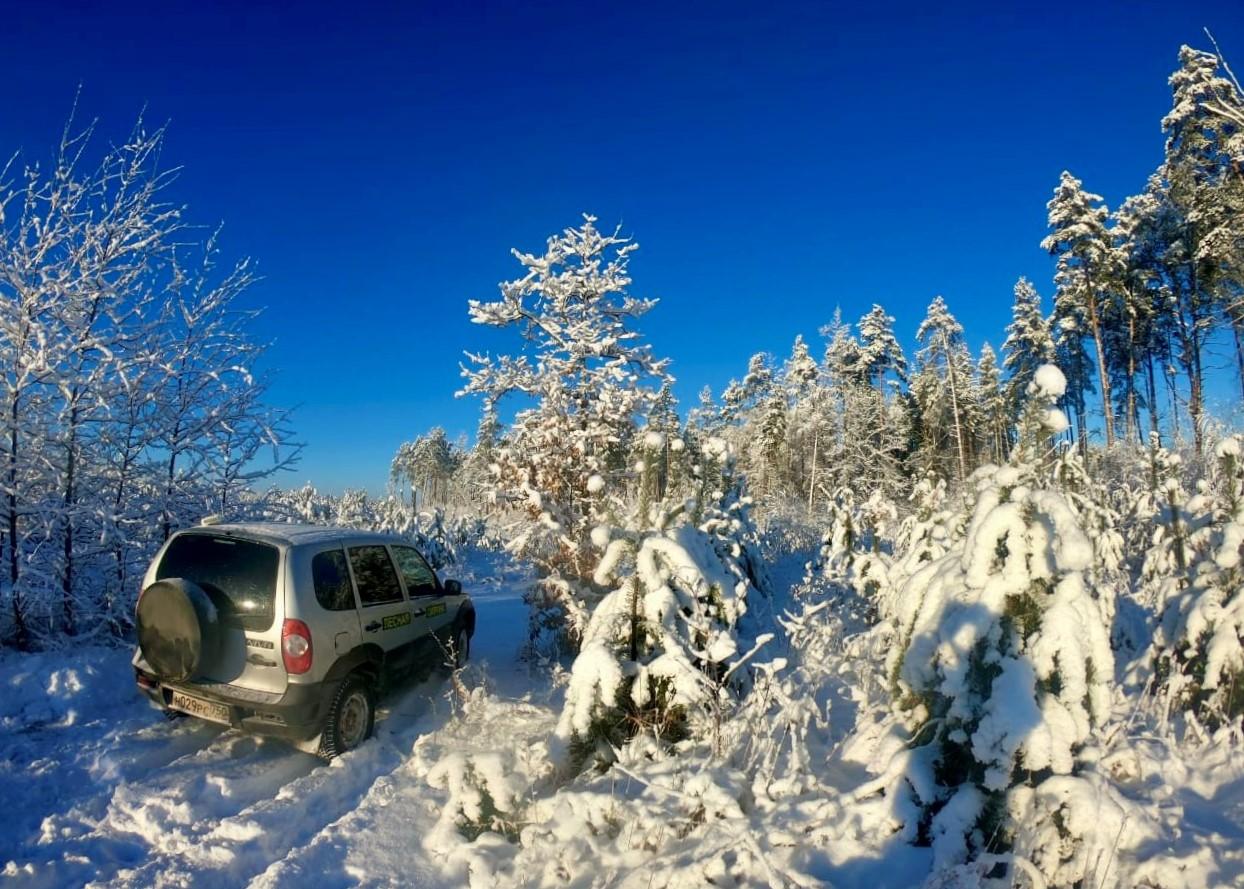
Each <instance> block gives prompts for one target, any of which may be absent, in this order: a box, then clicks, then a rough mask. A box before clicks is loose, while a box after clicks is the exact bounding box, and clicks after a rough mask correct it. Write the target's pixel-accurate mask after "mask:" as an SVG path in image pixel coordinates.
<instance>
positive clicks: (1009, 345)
mask: <svg viewBox="0 0 1244 889" xmlns="http://www.w3.org/2000/svg"><path fill="white" fill-rule="evenodd" d="M1002 353H1003V359H1002V366H1003V367H1004V368H1005V369H1006V371H1007V382H1006V387H1007V388H1006V391H1007V402H1008V407H1009V410H1010V417H1011V423H1012V424H1014V423H1015V422H1017V421H1018V419H1019V412H1020V408H1021V407H1022V406H1023V404H1024V402H1025V400H1026V395H1025V393H1026V392H1027V391H1028V384H1029V383H1031V382H1032V377H1033V374H1035V373H1036V372H1037V368H1038V367H1040V366H1041V365H1043V364H1050V363H1052V362H1053V361H1054V357H1055V356H1054V336H1053V334H1052V333H1051V332H1050V322H1049V320H1048V319H1047V318H1046V317H1045V315H1044V314H1043V313H1042V311H1041V295H1040V294H1039V293H1037V289H1036V288H1035V287H1033V286H1032V284H1031V283H1030V282H1029V281H1028V279H1027V278H1020V279H1019V281H1017V282H1016V283H1015V302H1014V304H1013V306H1012V308H1011V323H1010V324H1009V325H1007V328H1006V340H1004V341H1003V343H1002Z"/></svg>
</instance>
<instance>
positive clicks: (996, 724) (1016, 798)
mask: <svg viewBox="0 0 1244 889" xmlns="http://www.w3.org/2000/svg"><path fill="white" fill-rule="evenodd" d="M1065 385H1066V382H1065V379H1064V378H1063V375H1062V374H1061V373H1060V372H1059V371H1058V370H1057V368H1055V367H1053V366H1050V365H1046V366H1042V367H1041V368H1039V369H1038V370H1037V372H1036V374H1035V375H1034V378H1033V381H1032V383H1031V384H1030V388H1029V401H1028V404H1027V405H1026V406H1025V408H1024V414H1023V418H1022V420H1021V432H1020V436H1019V442H1018V444H1017V446H1016V448H1015V450H1014V452H1013V453H1012V456H1011V461H1010V463H1008V464H1007V465H1006V466H1003V467H997V466H987V467H985V468H983V469H981V470H980V471H978V473H976V475H974V477H973V480H972V483H973V484H974V485H975V488H976V496H975V504H974V506H973V508H972V517H971V520H970V522H969V524H968V527H967V531H966V535H965V536H964V538H963V539H962V540H960V541H957V542H955V543H954V544H953V545H952V546H951V548H950V549H949V550H948V551H947V552H946V554H945V555H943V556H942V557H940V558H935V559H933V560H931V561H928V562H927V563H926V564H925V565H924V567H922V568H920V569H918V570H917V571H916V572H915V573H914V574H913V575H912V576H911V577H910V578H909V579H908V580H907V581H906V582H905V584H904V587H905V592H904V596H903V597H902V598H901V599H900V600H899V601H898V602H897V607H896V609H895V623H896V630H897V637H898V639H899V640H900V643H899V644H898V645H897V646H896V647H895V654H894V655H893V658H892V662H891V668H892V675H893V676H894V681H895V691H896V694H897V695H898V700H899V702H900V706H901V708H902V709H903V711H904V712H906V713H907V714H908V718H909V719H910V721H911V724H912V727H913V729H914V731H915V734H914V738H915V740H914V742H913V747H912V749H911V750H910V751H908V752H906V753H904V754H903V757H902V760H903V762H904V777H903V779H902V780H901V781H900V782H899V786H898V787H896V788H894V789H893V792H895V793H896V794H897V797H896V801H895V805H896V807H897V809H896V811H900V812H907V813H909V814H908V820H907V825H906V829H907V833H906V836H908V837H909V838H910V839H913V840H915V839H924V840H925V841H927V842H929V843H931V844H932V846H933V850H934V860H935V865H936V867H938V868H939V869H940V868H944V867H949V866H953V865H956V864H958V863H960V862H962V861H964V860H966V859H969V858H974V857H975V856H977V855H979V854H981V853H983V852H986V851H1001V850H1005V849H1007V848H1011V847H1015V848H1016V849H1017V851H1020V852H1021V854H1023V855H1024V856H1025V857H1026V858H1028V859H1030V860H1034V861H1035V862H1036V863H1037V865H1038V868H1039V870H1040V871H1041V872H1042V873H1044V874H1045V875H1046V876H1047V877H1048V878H1050V879H1051V880H1052V881H1053V884H1054V885H1060V886H1062V885H1072V884H1074V883H1075V882H1076V881H1078V880H1081V879H1083V878H1084V876H1085V875H1086V874H1087V873H1088V872H1089V869H1090V868H1091V866H1092V863H1093V860H1094V856H1095V855H1097V854H1099V853H1100V852H1101V850H1103V849H1106V848H1109V845H1110V843H1111V842H1112V841H1113V840H1114V839H1115V834H1114V833H1109V831H1110V829H1111V828H1114V827H1117V824H1116V823H1114V822H1112V821H1111V819H1110V818H1109V817H1107V816H1109V815H1110V813H1111V812H1113V811H1115V810H1116V809H1117V808H1118V806H1117V805H1115V803H1114V802H1113V800H1112V799H1111V798H1108V794H1106V792H1105V791H1104V790H1102V788H1100V787H1099V786H1098V785H1097V784H1094V783H1091V782H1090V781H1088V780H1087V779H1084V778H1081V777H1078V776H1077V772H1078V771H1079V769H1080V764H1079V761H1078V757H1077V755H1078V753H1079V751H1080V750H1081V749H1082V748H1083V747H1084V745H1085V744H1086V743H1087V742H1088V741H1089V739H1090V738H1091V736H1092V733H1093V731H1094V728H1095V727H1096V726H1098V725H1100V724H1101V723H1102V721H1103V720H1105V719H1106V718H1107V716H1108V714H1109V702H1110V696H1109V683H1110V680H1111V678H1112V675H1113V656H1112V653H1111V650H1110V644H1109V628H1108V626H1107V624H1106V620H1105V618H1104V616H1103V615H1102V613H1101V610H1100V608H1099V606H1098V603H1097V601H1096V600H1095V599H1094V598H1093V596H1092V594H1091V591H1090V589H1089V587H1088V584H1087V583H1086V578H1085V573H1084V572H1085V571H1086V570H1088V569H1089V568H1090V566H1091V563H1092V557H1093V548H1092V543H1091V541H1090V540H1089V539H1088V537H1087V535H1086V534H1085V532H1084V530H1083V528H1081V527H1080V524H1079V522H1078V521H1077V518H1076V513H1075V510H1074V508H1073V507H1072V505H1071V504H1070V503H1069V502H1068V500H1067V499H1066V498H1065V496H1064V495H1063V494H1062V493H1061V492H1060V491H1059V490H1058V488H1057V487H1056V486H1052V485H1051V484H1050V481H1051V476H1050V473H1049V471H1048V468H1049V467H1048V464H1049V462H1050V460H1051V448H1050V438H1051V436H1052V435H1054V434H1056V433H1059V432H1061V431H1063V429H1064V428H1065V425H1066V419H1065V417H1064V416H1063V415H1062V412H1061V411H1060V410H1058V409H1057V408H1056V407H1054V405H1055V403H1056V401H1057V399H1058V398H1059V397H1061V395H1062V394H1063V390H1064V387H1065ZM1086 798H1091V799H1092V800H1093V801H1095V802H1096V804H1097V807H1098V808H1097V810H1098V817H1099V818H1104V823H1102V824H1098V823H1096V822H1095V821H1094V819H1092V818H1090V819H1088V820H1087V822H1086V820H1085V819H1084V818H1083V817H1081V816H1082V814H1083V813H1082V812H1081V810H1080V808H1079V805H1080V804H1081V803H1082V802H1083V801H1084V800H1085V799H1086ZM1073 800H1074V802H1073ZM1073 805H1074V806H1076V808H1075V811H1072V810H1071V809H1070V808H1068V807H1070V806H1073ZM1112 806H1113V807H1114V808H1112ZM908 807H910V808H908ZM1120 817H1121V816H1120Z"/></svg>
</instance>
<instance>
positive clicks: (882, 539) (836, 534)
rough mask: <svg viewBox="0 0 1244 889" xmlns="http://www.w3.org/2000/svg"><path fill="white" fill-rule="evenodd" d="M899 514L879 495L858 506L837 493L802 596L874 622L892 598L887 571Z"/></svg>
mask: <svg viewBox="0 0 1244 889" xmlns="http://www.w3.org/2000/svg"><path fill="white" fill-rule="evenodd" d="M897 524H898V509H897V508H896V507H895V505H894V503H893V502H892V501H891V500H889V499H888V498H887V497H886V496H885V495H884V494H883V493H882V492H881V491H873V493H872V494H871V495H870V496H869V497H868V498H867V499H866V500H864V501H863V502H857V501H856V499H855V494H854V492H853V491H852V490H851V489H850V488H846V487H843V488H839V489H838V490H837V491H835V492H834V496H833V497H832V498H831V500H830V504H829V528H828V530H826V532H825V536H824V537H823V538H822V540H821V548H820V551H819V552H818V553H817V557H816V559H815V560H814V561H813V562H811V563H809V565H808V568H807V571H808V576H807V577H806V578H805V581H804V588H805V589H806V590H809V591H810V590H813V589H818V588H820V589H822V590H823V594H824V595H827V596H828V597H830V598H831V599H833V600H834V601H837V602H842V603H843V606H842V607H843V608H846V609H848V610H850V611H852V613H853V615H854V616H856V617H857V618H862V619H866V620H868V621H869V622H873V621H875V620H876V617H877V615H878V613H879V610H880V607H881V606H880V603H881V601H882V600H883V599H888V598H889V595H890V590H891V586H890V565H891V555H892V553H893V542H892V541H893V537H894V534H895V532H896V530H897V527H896V526H897Z"/></svg>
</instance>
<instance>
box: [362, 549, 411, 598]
mask: <svg viewBox="0 0 1244 889" xmlns="http://www.w3.org/2000/svg"><path fill="white" fill-rule="evenodd" d="M350 567H351V568H353V569H354V582H355V583H356V584H358V588H359V601H360V602H362V603H363V604H364V605H381V604H383V603H385V602H400V601H402V588H401V586H400V585H399V584H398V582H397V572H395V571H394V570H393V563H392V562H391V561H389V554H388V553H387V552H385V548H384V547H383V546H352V547H350Z"/></svg>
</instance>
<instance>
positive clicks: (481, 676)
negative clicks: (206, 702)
mask: <svg viewBox="0 0 1244 889" xmlns="http://www.w3.org/2000/svg"><path fill="white" fill-rule="evenodd" d="M451 573H453V572H451ZM460 576H461V577H462V578H463V580H464V582H465V583H466V585H467V587H468V589H470V591H471V593H472V595H473V596H474V598H475V602H476V607H477V609H478V621H479V622H478V631H477V635H476V637H475V640H474V650H473V652H472V660H473V665H472V667H471V668H470V669H469V670H468V671H466V673H465V675H464V677H463V678H464V680H465V682H466V683H467V684H469V685H472V686H477V685H479V686H486V687H487V688H488V689H489V690H490V691H492V692H493V693H494V698H495V700H494V709H495V710H497V711H498V712H501V708H502V706H503V704H504V705H505V706H509V707H510V708H511V709H512V710H513V711H515V712H518V711H522V712H524V713H526V715H527V721H528V722H530V721H531V720H532V719H533V718H534V719H535V720H536V721H537V722H539V723H540V730H541V731H543V732H547V730H548V729H549V728H550V727H551V725H552V721H553V720H554V719H555V711H554V710H553V709H551V708H550V707H548V706H543V707H541V706H536V705H529V704H522V703H519V702H518V699H519V698H520V697H522V696H524V695H527V694H528V693H534V696H535V697H541V696H542V691H541V688H540V686H541V685H543V683H542V682H541V681H539V680H538V678H537V677H535V676H534V675H533V674H531V673H530V672H529V671H528V670H527V668H526V667H525V666H524V665H523V664H522V663H520V662H519V661H518V659H517V657H516V655H517V653H518V649H519V647H520V646H521V644H522V642H523V640H524V636H525V633H526V629H527V623H526V619H527V618H526V615H527V612H526V606H525V605H524V603H523V601H522V590H523V587H524V585H525V583H526V582H527V575H526V574H525V572H524V571H523V570H522V569H520V568H518V567H516V566H515V565H513V564H512V563H510V562H509V561H508V560H506V559H505V558H504V557H503V556H497V555H494V554H489V553H481V554H478V555H477V556H476V557H475V558H474V559H473V560H472V562H471V564H470V565H469V566H467V567H466V568H465V569H464V570H463V571H462V572H460ZM0 685H2V687H3V692H2V694H0V806H2V807H3V812H4V817H5V818H6V819H7V823H6V824H5V827H4V829H3V830H0V867H2V868H3V870H2V871H0V873H3V876H4V882H5V883H6V884H8V885H13V886H20V887H44V886H47V887H52V886H56V887H61V886H73V885H85V884H95V885H99V886H170V885H186V886H191V885H192V886H195V887H211V886H240V885H247V884H250V885H255V886H286V885H290V886H292V885H301V886H306V885H314V886H317V887H319V886H336V885H341V886H345V885H358V884H360V883H361V884H377V885H386V884H392V883H400V884H403V885H411V886H440V885H452V884H454V883H455V882H456V881H453V880H451V879H449V878H447V877H444V876H442V874H443V869H442V865H443V864H444V862H443V861H438V860H434V857H430V855H431V853H430V852H428V851H426V850H425V847H424V844H423V842H422V841H421V839H422V838H423V837H424V836H426V834H427V833H428V832H429V830H430V829H431V828H432V827H433V826H434V825H436V823H437V820H438V816H439V814H440V811H441V808H442V806H443V803H444V801H445V799H446V796H447V793H446V791H445V790H443V789H439V788H437V787H435V786H433V784H432V783H430V782H429V781H428V780H427V771H428V770H429V768H430V767H431V766H432V765H434V764H435V762H436V761H437V760H438V759H439V758H442V757H443V756H447V755H449V754H450V753H452V752H453V751H452V747H453V746H454V744H453V742H455V741H456V742H458V743H461V744H462V745H464V748H470V749H473V750H477V751H485V750H488V749H489V748H491V747H493V746H496V745H498V744H499V743H509V742H510V741H511V740H512V739H513V736H512V734H511V733H512V731H513V730H514V728H515V726H516V725H519V724H521V723H522V720H521V719H519V720H508V721H507V725H506V726H505V727H504V729H503V730H499V733H498V734H493V735H477V736H475V737H468V736H464V735H463V733H462V731H461V730H460V729H459V730H457V731H455V730H454V729H453V728H451V727H447V726H449V725H450V723H451V722H452V716H453V714H454V709H455V707H456V706H457V705H456V704H455V701H454V694H453V691H452V689H451V688H450V687H449V684H448V683H447V682H446V681H445V680H443V679H434V680H431V681H429V682H427V683H424V684H422V685H420V686H418V687H415V688H411V689H409V690H407V691H405V693H403V694H401V695H398V696H394V697H391V698H389V699H388V700H386V701H385V702H384V704H383V705H382V707H381V711H380V719H379V720H378V722H377V726H376V738H375V740H374V741H373V742H371V743H368V744H366V745H364V746H363V747H362V748H361V749H359V750H358V751H356V752H354V753H351V754H348V755H346V756H343V757H341V758H340V759H338V760H336V761H335V762H333V763H331V764H329V765H325V764H323V763H322V762H320V761H319V760H318V759H316V758H315V757H313V756H310V755H307V754H304V753H300V752H298V751H296V750H293V749H291V748H290V747H288V746H286V745H283V744H280V743H278V742H275V741H267V740H263V739H259V738H254V737H248V736H246V735H242V734H239V733H237V732H234V731H230V730H222V729H220V728H217V727H214V726H211V725H208V724H206V723H202V722H199V721H196V720H192V719H181V720H176V721H171V722H170V721H166V720H165V719H164V717H163V716H161V715H160V714H159V713H158V712H156V711H155V710H153V709H151V708H150V707H149V706H148V705H147V704H146V703H145V701H143V700H142V699H141V698H140V696H139V695H138V693H137V692H136V690H135V688H134V683H133V674H132V671H131V668H130V665H129V653H128V652H126V651H119V650H115V649H87V650H80V651H63V652H55V653H48V654H39V655H21V656H19V655H13V654H7V655H5V656H4V657H3V659H2V660H0ZM543 697H544V698H547V695H544V696H543ZM459 722H461V720H459ZM546 723H547V725H546Z"/></svg>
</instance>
